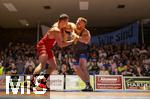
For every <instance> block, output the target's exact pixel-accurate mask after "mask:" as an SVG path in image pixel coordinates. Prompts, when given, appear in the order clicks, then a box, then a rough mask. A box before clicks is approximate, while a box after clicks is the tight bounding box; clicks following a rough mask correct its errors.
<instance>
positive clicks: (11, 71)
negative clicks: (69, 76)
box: [10, 63, 17, 75]
mask: <svg viewBox="0 0 150 99" xmlns="http://www.w3.org/2000/svg"><path fill="white" fill-rule="evenodd" d="M10 67H11V70H10V73H11V75H16V74H17V67H16V65H15V64H14V63H12V64H11V66H10Z"/></svg>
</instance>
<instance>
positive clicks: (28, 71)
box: [25, 65, 34, 75]
mask: <svg viewBox="0 0 150 99" xmlns="http://www.w3.org/2000/svg"><path fill="white" fill-rule="evenodd" d="M33 71H34V68H33V66H32V65H29V66H27V68H26V70H25V74H26V75H32V74H33Z"/></svg>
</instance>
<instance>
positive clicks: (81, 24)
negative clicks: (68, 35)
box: [76, 17, 87, 30]
mask: <svg viewBox="0 0 150 99" xmlns="http://www.w3.org/2000/svg"><path fill="white" fill-rule="evenodd" d="M86 24H87V19H85V18H83V17H79V18H78V20H77V22H76V27H77V29H79V30H82V29H84V28H85V26H86Z"/></svg>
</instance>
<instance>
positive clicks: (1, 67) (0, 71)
mask: <svg viewBox="0 0 150 99" xmlns="http://www.w3.org/2000/svg"><path fill="white" fill-rule="evenodd" d="M3 71H4V67H3V66H2V63H1V62H0V76H1V75H3Z"/></svg>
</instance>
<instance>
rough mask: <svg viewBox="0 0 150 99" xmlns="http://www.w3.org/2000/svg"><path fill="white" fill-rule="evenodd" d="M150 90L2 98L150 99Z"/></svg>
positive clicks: (8, 98) (1, 94)
mask: <svg viewBox="0 0 150 99" xmlns="http://www.w3.org/2000/svg"><path fill="white" fill-rule="evenodd" d="M149 97H150V92H46V94H44V95H35V94H33V93H31V94H30V95H26V94H25V95H21V94H17V95H13V94H10V95H6V94H5V92H0V99H150V98H149Z"/></svg>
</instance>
